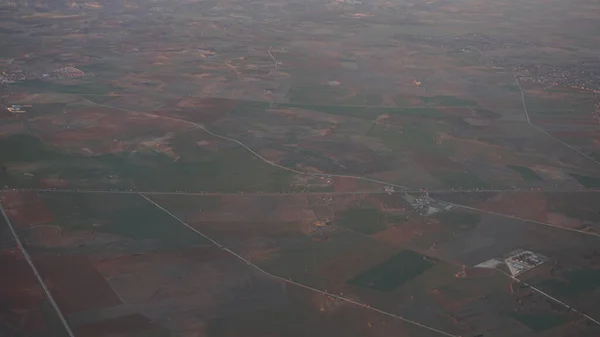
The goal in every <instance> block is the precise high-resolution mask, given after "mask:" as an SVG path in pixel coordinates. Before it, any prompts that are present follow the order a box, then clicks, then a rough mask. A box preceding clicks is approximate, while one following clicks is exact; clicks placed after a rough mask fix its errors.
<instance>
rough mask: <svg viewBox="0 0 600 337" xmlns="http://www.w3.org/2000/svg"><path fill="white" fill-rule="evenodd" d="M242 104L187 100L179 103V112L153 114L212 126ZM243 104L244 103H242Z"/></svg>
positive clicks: (216, 99)
mask: <svg viewBox="0 0 600 337" xmlns="http://www.w3.org/2000/svg"><path fill="white" fill-rule="evenodd" d="M239 104H240V102H238V101H236V100H231V99H227V98H195V97H194V98H185V99H183V100H181V101H179V102H178V103H177V107H179V108H180V109H178V110H164V111H155V112H152V113H153V114H156V115H161V116H166V117H170V118H178V119H183V120H186V121H192V122H196V123H202V124H212V123H214V122H215V121H216V120H219V119H223V118H226V117H227V116H228V114H229V113H230V112H231V111H233V110H234V109H235V108H236V107H237V106H238V105H239ZM242 104H243V102H242Z"/></svg>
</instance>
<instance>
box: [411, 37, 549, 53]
mask: <svg viewBox="0 0 600 337" xmlns="http://www.w3.org/2000/svg"><path fill="white" fill-rule="evenodd" d="M410 39H411V40H414V41H419V42H423V41H425V42H430V43H435V44H437V45H442V46H451V47H455V48H457V49H459V50H465V51H466V50H471V49H473V50H476V51H479V52H484V51H488V50H495V49H510V48H518V47H531V46H533V45H537V44H536V43H534V42H533V41H524V40H517V39H513V38H509V37H503V36H492V35H486V34H478V33H469V34H460V35H454V36H450V37H444V36H429V37H421V36H411V37H410Z"/></svg>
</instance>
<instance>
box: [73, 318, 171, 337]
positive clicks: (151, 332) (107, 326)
mask: <svg viewBox="0 0 600 337" xmlns="http://www.w3.org/2000/svg"><path fill="white" fill-rule="evenodd" d="M74 334H75V335H76V336H78V337H107V336H110V337H121V336H123V337H124V336H139V337H144V336H153V337H159V336H167V335H168V333H167V331H166V330H165V329H164V328H163V327H161V326H160V325H158V324H156V323H154V322H152V321H151V320H150V319H149V318H147V317H145V316H142V315H140V314H132V315H127V316H123V317H118V318H114V319H107V320H105V321H102V322H94V323H89V324H83V325H80V326H78V327H77V328H76V329H75V331H74Z"/></svg>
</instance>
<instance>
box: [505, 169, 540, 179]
mask: <svg viewBox="0 0 600 337" xmlns="http://www.w3.org/2000/svg"><path fill="white" fill-rule="evenodd" d="M506 167H508V168H509V169H511V170H513V171H515V172H517V173H518V174H520V175H521V177H522V178H523V179H524V180H529V181H541V180H543V179H542V177H540V176H539V175H538V174H537V173H535V171H533V170H532V169H530V168H529V167H527V166H519V165H506Z"/></svg>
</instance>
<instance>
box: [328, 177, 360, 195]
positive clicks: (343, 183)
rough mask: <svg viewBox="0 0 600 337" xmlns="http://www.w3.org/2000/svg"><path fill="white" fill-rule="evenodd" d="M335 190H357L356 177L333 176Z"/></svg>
mask: <svg viewBox="0 0 600 337" xmlns="http://www.w3.org/2000/svg"><path fill="white" fill-rule="evenodd" d="M332 180H333V190H334V191H335V192H355V191H356V179H354V178H342V177H333V179H332Z"/></svg>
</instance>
